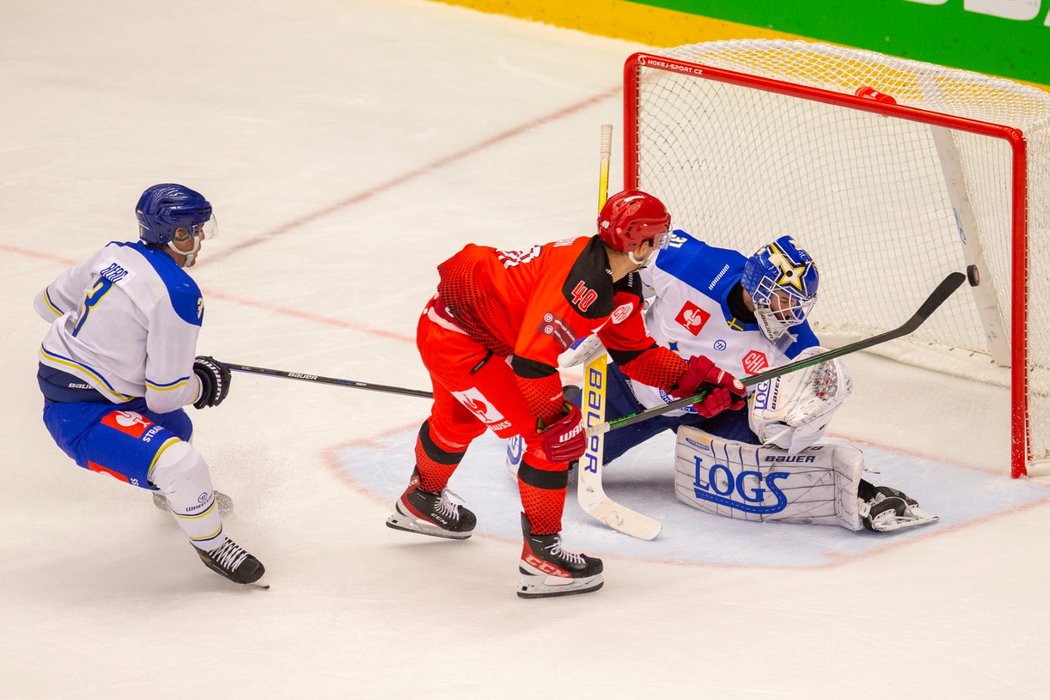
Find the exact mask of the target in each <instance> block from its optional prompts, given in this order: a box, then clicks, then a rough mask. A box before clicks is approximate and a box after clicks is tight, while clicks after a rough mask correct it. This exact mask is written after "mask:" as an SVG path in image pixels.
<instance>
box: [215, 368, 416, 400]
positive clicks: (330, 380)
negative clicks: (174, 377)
mask: <svg viewBox="0 0 1050 700" xmlns="http://www.w3.org/2000/svg"><path fill="white" fill-rule="evenodd" d="M222 364H223V365H225V366H226V367H227V368H229V369H231V370H233V371H234V372H247V373H249V374H265V375H266V376H268V377H284V378H285V379H298V380H300V381H303V382H318V383H320V384H335V385H336V386H346V387H350V388H352V389H368V390H369V391H382V392H384V393H387V394H402V395H404V396H418V397H420V398H424V399H432V398H434V394H433V393H432V392H429V391H423V390H421V389H405V388H403V387H399V386H387V385H385V384H369V383H368V382H357V381H354V380H353V379H336V378H335V377H320V376H318V375H316V374H305V373H303V372H286V371H284V370H283V369H267V368H266V367H252V366H251V365H238V364H236V363H233V362H223V363H222Z"/></svg>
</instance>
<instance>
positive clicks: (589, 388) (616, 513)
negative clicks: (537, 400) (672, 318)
mask: <svg viewBox="0 0 1050 700" xmlns="http://www.w3.org/2000/svg"><path fill="white" fill-rule="evenodd" d="M611 158H612V124H602V140H601V164H600V167H601V170H600V174H599V178H598V210H599V212H600V211H601V209H602V207H603V206H604V205H605V200H606V199H607V198H608V196H609V162H610V160H611ZM583 376H584V385H583V396H582V397H581V402H580V408H581V409H582V410H583V411H584V416H585V425H586V427H587V428H588V435H587V451H586V452H584V453H583V456H582V457H581V458H580V463H579V466H578V467H577V469H578V475H577V477H576V500H577V501H578V502H579V504H580V508H581V509H582V510H583V512H584V513H586V514H587V515H589V516H591V517H592V518H595V519H597V520H599V521H601V522H603V523H605V524H606V525H608V526H609V527H611V528H612V529H614V530H619V531H620V532H622V533H624V534H627V535H630V536H631V537H637V538H639V539H643V540H651V539H653V538H654V537H656V536H657V535H659V534H660V530H661V528H662V526H661V524H660V521H659V520H656V519H655V518H650V517H649V516H648V515H644V514H642V513H639V512H637V511H634V510H631V509H630V508H628V507H627V506H625V505H622V504H620V503H617V502H616V501H614V500H612V499H611V498H609V496H607V495H606V493H605V488H604V487H603V486H602V462H603V461H604V460H603V452H604V442H605V438H603V437H602V436H603V435H604V431H602V432H591V431H590V429H591V428H592V427H593V426H599V425H603V423H602V421H604V420H605V384H606V381H605V380H606V377H608V370H607V361H606V359H605V353H604V352H602V353H601V354H600V355H599V356H598V357H595V358H594V359H592V360H591V361H590V362H588V363H587V365H586V366H585V368H584V371H583ZM604 425H608V424H607V423H604Z"/></svg>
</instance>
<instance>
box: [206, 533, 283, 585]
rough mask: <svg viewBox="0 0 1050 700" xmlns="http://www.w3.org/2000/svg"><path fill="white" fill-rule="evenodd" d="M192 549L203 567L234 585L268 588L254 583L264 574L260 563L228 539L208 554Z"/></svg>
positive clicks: (264, 571) (264, 570)
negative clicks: (247, 584) (245, 584)
mask: <svg viewBox="0 0 1050 700" xmlns="http://www.w3.org/2000/svg"><path fill="white" fill-rule="evenodd" d="M193 549H194V550H195V551H196V552H197V556H199V557H200V558H201V561H202V562H204V565H205V566H207V567H208V568H209V569H211V570H212V571H214V572H215V573H217V574H220V575H222V576H225V577H226V578H228V579H230V580H231V581H233V582H234V583H251V584H254V585H256V586H260V587H261V588H269V586H267V585H265V584H258V583H255V582H256V581H258V580H259V579H260V578H262V575H263V574H264V573H266V569H265V568H264V567H263V565H262V563H261V562H260V561H259V560H258V559H256V558H255V557H253V556H252V555H251V554H248V552H246V551H244V550H243V549H242V548H241V547H239V546H238V545H237V543H236V542H234V541H233V540H231V539H230V538H228V537H227V538H226V541H225V542H223V543H222V546H220V547H219V548H218V549H214V550H212V551H210V552H205V551H204V550H203V549H200V548H198V547H197V546H196V545H194V546H193Z"/></svg>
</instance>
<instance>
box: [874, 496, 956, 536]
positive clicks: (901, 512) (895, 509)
mask: <svg viewBox="0 0 1050 700" xmlns="http://www.w3.org/2000/svg"><path fill="white" fill-rule="evenodd" d="M860 512H861V522H862V523H864V527H866V528H867V529H869V530H872V531H874V532H893V531H894V530H902V529H904V528H908V527H918V526H920V525H928V524H930V523H933V522H936V521H937V520H938V516H936V515H933V514H931V513H927V512H926V511H924V510H923V509H922V508H920V507H919V502H918V501H916V500H915V499H914V498H911V497H910V496H908V495H907V494H906V493H904V492H903V491H899V490H897V489H894V488H890V487H889V486H876V487H874V495H872V496H871V498H869V499H867V500H866V501H865V502H864V503H863V504H862V505H861V509H860Z"/></svg>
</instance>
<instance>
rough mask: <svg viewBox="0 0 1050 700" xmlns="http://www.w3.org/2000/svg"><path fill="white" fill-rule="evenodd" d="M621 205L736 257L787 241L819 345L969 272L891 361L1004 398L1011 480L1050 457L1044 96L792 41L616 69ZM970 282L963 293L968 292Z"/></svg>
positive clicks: (684, 50)
mask: <svg viewBox="0 0 1050 700" xmlns="http://www.w3.org/2000/svg"><path fill="white" fill-rule="evenodd" d="M624 81H625V84H624V86H625V109H624V133H625V144H624V145H625V148H624V153H625V176H624V184H625V186H627V187H639V188H641V189H644V190H646V191H649V192H652V193H653V194H655V195H657V196H659V197H661V198H662V199H663V200H664V201H665V202H666V203H667V205H668V208H669V209H670V211H671V214H672V217H673V221H674V226H675V227H677V228H682V229H684V230H686V231H689V232H691V233H693V234H695V235H697V236H699V237H700V238H702V239H704V240H706V241H708V242H710V243H713V244H715V245H720V246H725V247H731V248H736V249H739V250H741V251H743V252H745V253H746V252H749V250H751V249H754V248H757V247H758V246H759V245H760V244H762V243H763V242H765V241H768V240H771V239H772V238H774V237H776V236H779V235H782V234H784V233H791V234H792V235H794V236H796V238H797V239H798V241H799V244H800V245H802V246H803V247H805V248H807V249H808V250H809V251H810V252H811V253H812V254H813V255H814V257H815V258H816V260H817V262H818V264H819V265H820V266H821V268H822V270H823V271H824V274H823V275H822V277H821V290H820V301H819V302H818V303H817V306H816V308H815V310H814V312H813V316H812V320H813V325H814V327H815V330H816V331H817V333H818V335H819V336H820V337H821V339H822V342H824V343H825V344H834V343H835V342H847V341H849V340H856V339H859V338H862V337H867V336H871V335H875V334H877V333H881V332H883V331H886V330H888V329H890V328H894V327H896V326H898V325H900V324H901V323H902V322H903V321H904V320H905V319H906V318H907V317H908V316H910V315H911V313H912V312H914V310H915V309H916V308H918V306H919V304H920V303H921V302H922V300H923V299H925V298H926V295H928V294H929V293H930V291H931V290H932V289H933V288H934V287H935V286H936V285H937V283H938V282H940V280H942V279H943V278H944V276H945V275H947V274H948V273H949V272H953V271H967V270H970V271H971V275H972V276H971V285H968V286H964V287H963V288H962V289H961V290H959V291H958V292H957V293H956V294H955V295H954V296H953V297H952V298H951V299H949V300H948V302H947V303H946V304H945V305H944V307H942V308H941V309H940V310H939V311H938V312H937V313H936V314H934V315H933V316H932V317H931V318H930V319H929V320H928V321H927V322H926V323H925V324H924V325H923V326H922V327H921V328H920V329H919V330H918V331H917V332H916V333H914V334H912V335H911V336H909V337H908V338H906V339H903V340H900V341H894V343H892V344H889V347H888V348H886V349H885V351H886V352H887V353H889V354H890V355H891V356H893V357H894V358H895V359H898V360H901V361H904V362H909V363H911V364H916V365H919V366H925V367H930V368H933V369H937V370H940V371H948V372H950V373H954V374H958V375H961V376H965V377H969V378H972V379H975V380H978V381H985V382H991V383H997V384H1001V385H1003V386H1008V387H1010V395H1011V406H1012V412H1011V419H1010V420H1011V434H1012V446H1011V471H1012V474H1013V476H1015V477H1017V476H1021V475H1023V474H1026V473H1027V469H1028V466H1029V465H1030V464H1032V463H1033V462H1037V461H1044V460H1047V459H1050V342H1048V338H1050V275H1047V274H1046V272H1045V270H1044V269H1042V268H1041V266H1039V265H1038V264H1035V265H1033V263H1038V262H1039V260H1040V259H1039V257H1038V255H1039V254H1040V253H1041V252H1042V251H1043V248H1042V245H1041V242H1045V241H1047V240H1050V94H1048V93H1046V92H1043V91H1041V90H1038V89H1036V88H1033V87H1028V86H1024V85H1020V84H1017V83H1014V82H1010V81H1007V80H1002V79H997V78H992V77H988V76H984V75H980V74H976V73H971V72H965V71H959V70H954V69H948V68H944V67H941V66H935V65H931V64H926V63H919V62H915V61H910V60H905V59H898V58H893V57H890V56H884V55H881V54H878V53H874V52H870V51H862V50H856V49H847V48H841V47H836V46H829V45H824V44H817V43H810V42H802V41H777V40H772V41H767V40H745V41H720V42H708V43H701V44H693V45H689V46H681V47H677V48H673V49H668V50H665V51H661V52H659V53H658V54H655V53H653V54H650V53H639V54H635V55H633V56H631V57H630V58H629V59H628V60H627V63H626V65H625V72H624ZM973 282H977V284H976V286H974V285H973Z"/></svg>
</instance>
